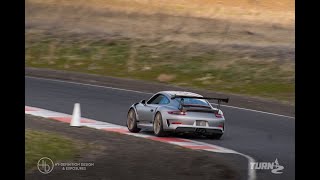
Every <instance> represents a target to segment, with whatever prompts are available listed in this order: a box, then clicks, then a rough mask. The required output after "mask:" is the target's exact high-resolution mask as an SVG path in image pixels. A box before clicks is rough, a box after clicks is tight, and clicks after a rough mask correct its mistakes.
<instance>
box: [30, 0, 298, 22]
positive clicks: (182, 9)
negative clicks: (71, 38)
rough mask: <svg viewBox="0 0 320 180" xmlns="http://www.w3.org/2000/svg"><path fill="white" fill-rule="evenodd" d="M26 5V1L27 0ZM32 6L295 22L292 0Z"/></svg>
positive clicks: (81, 1) (128, 0)
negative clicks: (84, 7) (81, 7)
mask: <svg viewBox="0 0 320 180" xmlns="http://www.w3.org/2000/svg"><path fill="white" fill-rule="evenodd" d="M29 1H30V0H29ZM31 1H32V2H38V3H46V4H51V5H53V4H56V5H70V6H74V7H79V6H86V7H90V8H94V9H100V10H102V9H111V10H117V11H123V12H127V13H132V12H139V13H146V14H157V13H164V14H170V15H182V16H193V17H204V18H218V19H227V20H235V21H239V20H243V21H246V22H254V23H257V22H259V23H276V24H282V25H292V24H294V20H295V13H294V11H295V2H294V0H259V1H258V0H236V1H234V0H161V1H154V0H108V1H106V0H77V1H76V0H47V1H42V0H31Z"/></svg>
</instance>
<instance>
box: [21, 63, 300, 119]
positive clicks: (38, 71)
mask: <svg viewBox="0 0 320 180" xmlns="http://www.w3.org/2000/svg"><path fill="white" fill-rule="evenodd" d="M25 75H27V76H33V77H43V78H51V79H60V80H68V81H74V82H80V83H88V84H94V85H101V86H109V87H115V88H123V89H130V90H136V91H143V92H150V93H155V92H158V91H162V90H183V91H192V92H196V93H199V94H202V95H204V96H212V97H215V96H219V97H229V98H230V101H229V103H228V105H230V106H237V107H242V108H249V109H254V110H260V111H266V112H271V113H277V114H282V115H287V116H295V106H294V105H288V104H283V103H279V102H276V101H271V100H265V99H261V98H252V97H246V96H239V95H232V94H223V93H216V92H211V91H206V90H199V89H192V88H185V87H177V86H173V85H168V84H164V83H153V82H146V81H141V80H132V79H123V78H115V77H108V76H100V75H92V74H85V73H78V72H70V71H61V70H51V69H43V68H30V67H26V68H25Z"/></svg>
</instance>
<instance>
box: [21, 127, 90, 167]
mask: <svg viewBox="0 0 320 180" xmlns="http://www.w3.org/2000/svg"><path fill="white" fill-rule="evenodd" d="M86 146H87V145H85V144H84V143H83V142H79V140H77V141H75V140H74V139H71V138H69V137H65V136H62V135H59V134H57V133H53V132H45V131H38V130H31V129H26V130H25V169H26V172H28V171H32V170H34V169H37V163H38V161H39V159H40V158H42V157H49V158H50V159H52V160H53V162H54V163H55V162H59V161H63V160H73V159H74V158H76V157H77V156H78V155H79V154H80V150H82V149H84V148H86Z"/></svg>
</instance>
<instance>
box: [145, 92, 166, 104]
mask: <svg viewBox="0 0 320 180" xmlns="http://www.w3.org/2000/svg"><path fill="white" fill-rule="evenodd" d="M163 98H164V96H163V95H161V94H158V95H156V96H154V97H153V98H152V99H150V100H149V101H148V102H147V104H159V103H160V102H161V100H162V99H163Z"/></svg>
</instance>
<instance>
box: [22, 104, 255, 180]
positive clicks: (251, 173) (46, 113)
mask: <svg viewBox="0 0 320 180" xmlns="http://www.w3.org/2000/svg"><path fill="white" fill-rule="evenodd" d="M25 108H32V109H37V110H35V111H27V110H25V114H31V115H35V116H41V117H46V118H54V117H69V118H70V119H71V118H72V115H69V114H65V113H60V112H55V111H50V110H47V109H42V108H36V107H30V106H25ZM82 119H83V120H91V121H92V123H81V125H82V126H86V127H90V128H94V129H102V128H103V129H104V130H107V128H108V127H110V128H121V129H126V130H127V127H126V126H120V125H117V124H112V123H107V122H102V121H97V120H93V119H89V118H85V117H82ZM65 123H66V122H65ZM105 126H107V127H105ZM121 134H126V135H130V136H136V137H140V138H150V137H155V136H152V135H146V134H142V133H140V134H138V133H121ZM176 139H184V138H176ZM185 140H186V142H175V141H165V142H164V143H169V144H173V145H178V146H182V147H187V146H188V145H189V146H208V147H212V148H214V149H212V148H200V149H199V150H203V151H209V152H215V153H230V154H237V155H240V156H243V157H245V158H247V160H248V180H255V179H256V172H255V170H254V169H251V166H250V164H251V163H253V162H255V160H254V159H253V158H252V157H250V156H248V155H246V154H242V153H240V152H237V151H234V150H232V149H227V148H224V147H221V146H217V145H214V144H208V143H204V142H200V141H195V140H191V139H185Z"/></svg>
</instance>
